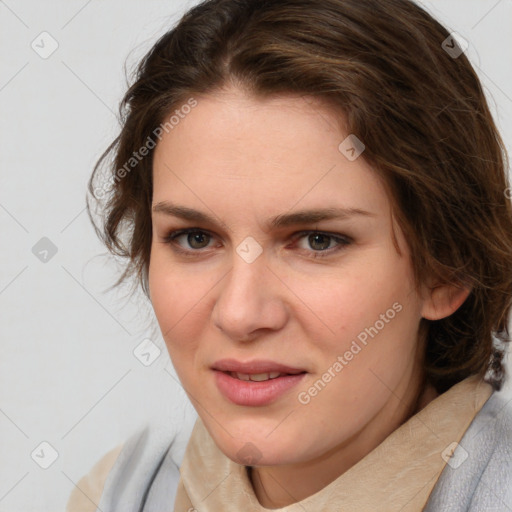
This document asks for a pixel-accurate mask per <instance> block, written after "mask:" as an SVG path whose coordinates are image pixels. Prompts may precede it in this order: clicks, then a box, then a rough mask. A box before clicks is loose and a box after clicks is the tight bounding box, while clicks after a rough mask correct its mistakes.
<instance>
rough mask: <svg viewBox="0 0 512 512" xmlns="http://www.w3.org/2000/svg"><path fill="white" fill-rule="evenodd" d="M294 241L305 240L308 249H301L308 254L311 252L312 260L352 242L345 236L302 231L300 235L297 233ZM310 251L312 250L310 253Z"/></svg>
mask: <svg viewBox="0 0 512 512" xmlns="http://www.w3.org/2000/svg"><path fill="white" fill-rule="evenodd" d="M294 239H295V240H301V239H305V242H306V245H307V246H308V247H302V248H303V249H305V250H306V251H308V252H310V253H311V252H312V255H311V257H313V258H318V257H324V256H328V255H330V254H332V253H333V252H337V251H339V250H341V249H343V248H344V247H345V246H347V245H349V244H350V243H351V242H352V240H351V239H350V238H349V237H347V236H344V235H340V234H333V233H323V232H321V231H302V232H301V233H297V234H296V235H295V237H294ZM299 245H300V244H299ZM310 249H312V251H311V250H310ZM322 253H325V254H322Z"/></svg>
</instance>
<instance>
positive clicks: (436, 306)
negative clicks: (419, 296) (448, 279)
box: [421, 284, 471, 320]
mask: <svg viewBox="0 0 512 512" xmlns="http://www.w3.org/2000/svg"><path fill="white" fill-rule="evenodd" d="M470 293H471V288H469V287H464V286H455V285H453V284H443V285H438V286H435V287H433V288H431V289H430V290H429V291H428V292H427V298H426V299H425V301H424V303H423V307H422V310H421V316H422V317H423V318H426V319H427V320H441V319H442V318H446V317H447V316H450V315H451V314H453V313H455V311H457V309H459V307H460V306H461V305H462V304H463V303H464V301H465V300H466V299H467V298H468V295H469V294H470Z"/></svg>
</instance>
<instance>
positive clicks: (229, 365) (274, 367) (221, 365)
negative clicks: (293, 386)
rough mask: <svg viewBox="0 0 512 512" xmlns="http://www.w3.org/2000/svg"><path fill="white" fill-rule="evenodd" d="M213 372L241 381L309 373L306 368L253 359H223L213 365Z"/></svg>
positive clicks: (257, 380) (258, 380)
mask: <svg viewBox="0 0 512 512" xmlns="http://www.w3.org/2000/svg"><path fill="white" fill-rule="evenodd" d="M211 368H212V370H218V371H221V372H225V373H228V374H229V375H231V377H234V378H238V379H239V380H253V381H256V382H260V381H262V380H268V379H276V378H279V377H280V376H282V375H297V374H299V373H307V371H306V369H305V368H300V367H298V366H297V367H295V366H288V365H286V364H283V363H279V362H276V361H271V360H263V359H253V360H252V361H246V362H242V361H237V360H236V359H221V360H219V361H217V362H216V363H214V364H213V365H212V367H211Z"/></svg>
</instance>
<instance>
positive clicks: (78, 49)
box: [0, 0, 512, 512]
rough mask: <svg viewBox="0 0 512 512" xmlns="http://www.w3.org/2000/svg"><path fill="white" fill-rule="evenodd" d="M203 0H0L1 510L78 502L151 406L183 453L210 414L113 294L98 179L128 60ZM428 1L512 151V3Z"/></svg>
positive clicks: (146, 321)
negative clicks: (95, 200) (203, 414)
mask: <svg viewBox="0 0 512 512" xmlns="http://www.w3.org/2000/svg"><path fill="white" fill-rule="evenodd" d="M195 3H197V2H184V1H181V0H171V1H162V0H158V1H157V0H145V1H142V0H139V1H135V0H103V1H101V0H88V1H87V0H59V1H57V0H52V1H45V2H41V1H36V0H31V1H29V0H5V1H0V58H1V59H0V63H1V66H0V112H1V116H0V158H1V166H0V228H1V246H0V247H1V250H0V311H1V327H0V328H1V338H0V460H1V467H0V512H17V511H20V512H21V511H23V512H32V511H34V512H35V511H37V512H41V511H43V512H44V511H57V510H64V507H65V503H66V501H67V499H68V496H69V494H70V492H71V490H72V489H73V487H74V484H75V483H76V482H77V481H78V480H79V479H80V477H81V476H83V475H84V474H85V473H87V472H88V471H89V469H90V468H91V466H92V465H93V464H94V463H95V462H96V461H97V460H98V459H99V458H100V457H101V456H102V455H103V454H104V453H105V452H107V451H109V450H110V449H112V448H113V447H115V446H117V445H119V444H120V443H122V442H123V441H124V440H125V439H126V438H127V437H128V436H129V435H130V434H131V433H132V432H133V431H134V430H135V429H136V428H138V427H139V425H141V424H143V423H145V422H146V421H148V418H156V421H164V422H167V424H168V425H169V428H172V429H174V430H176V431H177V432H178V434H179V435H180V436H181V437H180V439H182V444H181V446H182V449H184V446H185V442H186V439H187V435H188V433H189V432H190V429H191V427H192V425H193V422H194V420H195V417H196V413H195V411H194V409H193V407H192V406H191V404H190V403H189V401H188V399H187V398H186V395H185V393H184V392H183V390H182V388H181V386H180V385H179V383H178V381H177V379H176V374H175V372H174V370H173V368H172V365H171V363H170V360H169V358H168V355H167V352H166V350H165V345H164V344H163V342H162V339H161V337H160V334H159V331H158V328H157V327H156V323H155V321H154V318H153V315H152V312H151V308H150V307H149V306H148V303H147V301H145V300H144V299H143V297H142V296H135V297H134V298H132V299H128V298H127V297H126V293H125V292H126V290H117V291H111V292H105V289H106V288H107V287H108V286H109V285H111V284H112V283H113V282H114V280H115V277H116V276H117V272H118V271H119V268H120V267H119V262H118V261H116V260H114V259H113V258H111V257H108V256H107V255H106V254H105V249H104V248H103V246H102V245H101V244H100V242H99V241H98V240H97V238H96V235H95V233H94V231H93V229H92V227H91V224H90V222H89V219H88V217H87V214H86V211H85V191H86V182H87V180H88V177H89V175H90V173H91V170H92V167H93V165H94V163H95V161H96V159H97V158H98V157H99V156H100V154H101V153H102V152H103V150H104V149H105V148H106V147H107V145H108V144H109V143H110V142H111V140H112V139H113V138H114V136H115V135H116V134H117V130H118V122H117V118H116V115H115V114H116V112H117V108H118V104H119V101H120V99H121V97H122V95H123V93H124V91H125V90H126V87H127V84H126V80H125V71H124V64H125V62H127V69H128V70H131V69H133V67H134V66H135V64H136V63H137V61H138V60H139V59H140V58H141V57H142V56H143V55H144V53H145V52H146V51H147V50H148V49H149V48H150V47H151V45H152V44H153V43H154V42H155V41H156V39H157V38H158V37H159V36H160V35H161V34H163V33H164V32H165V31H167V30H168V29H169V28H170V27H171V26H172V25H173V24H174V23H175V22H176V21H177V20H178V19H179V17H180V16H181V15H182V14H183V12H184V11H185V10H186V9H187V8H188V7H190V6H191V5H193V4H195ZM422 4H423V5H424V6H425V7H426V8H427V9H428V10H430V12H432V13H433V14H434V16H436V17H437V18H438V19H439V20H440V21H441V22H443V23H444V24H445V25H446V26H447V27H448V28H449V29H450V30H454V31H457V32H458V33H460V34H461V35H462V36H463V37H464V38H465V39H466V40H467V41H468V42H469V48H468V50H467V55H468V56H469V57H470V60H471V61H472V63H473V64H474V66H475V68H476V70H477V72H478V74H479V76H480V77H481V80H482V82H483V84H484V86H485V90H486V93H487V94H488V98H489V100H490V103H491V108H492V110H493V113H494V115H495V118H496V120H497V123H498V126H499V128H500V129H501V132H502V134H503V137H504V139H505V141H506V143H507V146H508V149H509V151H510V149H511V144H512V59H511V57H510V48H512V32H511V31H510V26H511V25H512V2H510V1H509V0H501V1H496V0H492V1H486V0H442V1H441V0H439V1H429V2H426V1H425V2H422ZM369 29H371V27H369ZM440 44H441V41H440ZM52 51H53V53H51V52H52ZM48 53H51V55H48ZM147 339H150V340H152V342H153V343H154V344H155V345H156V346H157V347H159V348H160V349H161V354H160V355H159V357H157V358H156V359H155V360H154V361H153V362H152V364H150V365H149V366H145V365H144V364H143V363H142V362H141V361H140V360H139V359H138V358H137V357H136V355H135V354H136V353H138V352H137V347H139V346H140V344H141V343H143V342H144V340H147ZM143 346H144V345H143ZM134 351H135V354H134ZM139 351H140V349H139ZM41 443H43V444H41ZM53 459H55V460H54V461H53ZM45 465H48V468H47V469H44V468H43V466H45Z"/></svg>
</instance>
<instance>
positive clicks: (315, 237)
mask: <svg viewBox="0 0 512 512" xmlns="http://www.w3.org/2000/svg"><path fill="white" fill-rule="evenodd" d="M322 238H323V239H324V241H325V243H323V244H322V243H321V242H320V244H319V245H320V246H321V247H315V244H316V241H318V239H320V240H321V239H322ZM309 242H310V244H311V247H312V248H313V249H319V250H323V249H327V248H328V247H329V237H328V236H327V235H318V234H317V235H309Z"/></svg>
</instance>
